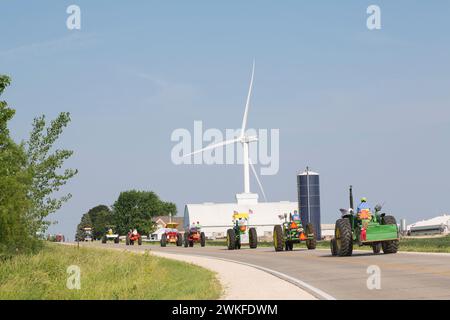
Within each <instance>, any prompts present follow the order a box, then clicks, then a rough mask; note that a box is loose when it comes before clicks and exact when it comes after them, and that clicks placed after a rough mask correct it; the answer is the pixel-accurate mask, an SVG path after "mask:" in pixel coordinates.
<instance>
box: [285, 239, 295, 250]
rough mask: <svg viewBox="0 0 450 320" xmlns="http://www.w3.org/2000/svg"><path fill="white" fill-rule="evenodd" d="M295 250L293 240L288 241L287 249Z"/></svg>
mask: <svg viewBox="0 0 450 320" xmlns="http://www.w3.org/2000/svg"><path fill="white" fill-rule="evenodd" d="M292 250H294V243H293V242H292V241H286V251H292Z"/></svg>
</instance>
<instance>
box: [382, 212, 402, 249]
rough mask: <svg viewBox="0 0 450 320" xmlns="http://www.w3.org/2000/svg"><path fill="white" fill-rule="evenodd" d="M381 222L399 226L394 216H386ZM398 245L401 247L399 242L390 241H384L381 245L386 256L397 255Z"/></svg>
mask: <svg viewBox="0 0 450 320" xmlns="http://www.w3.org/2000/svg"><path fill="white" fill-rule="evenodd" d="M381 222H382V224H395V225H397V221H395V218H394V217H393V216H384V217H383V220H382V221H381ZM398 245H399V243H398V240H388V241H383V242H382V243H381V247H382V248H383V252H384V253H385V254H390V253H397V251H398Z"/></svg>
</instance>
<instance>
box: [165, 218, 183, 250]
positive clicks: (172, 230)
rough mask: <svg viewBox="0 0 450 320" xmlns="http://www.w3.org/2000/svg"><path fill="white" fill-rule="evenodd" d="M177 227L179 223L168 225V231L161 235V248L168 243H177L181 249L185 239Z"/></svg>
mask: <svg viewBox="0 0 450 320" xmlns="http://www.w3.org/2000/svg"><path fill="white" fill-rule="evenodd" d="M177 227H178V223H175V222H169V223H168V224H166V231H165V232H164V233H163V234H162V235H161V247H165V246H166V245H167V243H175V244H176V245H177V247H181V245H182V241H183V239H182V237H181V233H180V232H179V231H178V229H177Z"/></svg>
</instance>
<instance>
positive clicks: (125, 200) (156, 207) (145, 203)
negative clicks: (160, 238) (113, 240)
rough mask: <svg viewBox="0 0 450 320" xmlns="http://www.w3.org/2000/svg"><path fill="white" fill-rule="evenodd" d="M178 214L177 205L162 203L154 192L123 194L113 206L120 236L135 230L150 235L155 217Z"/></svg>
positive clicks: (133, 191) (128, 192) (131, 191)
mask: <svg viewBox="0 0 450 320" xmlns="http://www.w3.org/2000/svg"><path fill="white" fill-rule="evenodd" d="M176 212H177V209H176V206H175V204H173V203H170V202H164V201H161V200H160V199H159V197H158V195H157V194H156V193H154V192H152V191H136V190H130V191H124V192H121V193H120V195H119V198H118V199H117V201H116V202H115V203H114V205H113V216H114V222H115V225H116V229H117V231H118V232H119V233H120V234H125V233H126V232H128V231H129V230H130V229H133V228H136V229H137V230H138V231H139V232H140V233H141V234H149V233H150V232H152V231H153V230H154V224H153V222H152V218H153V217H155V216H162V215H168V214H169V213H171V214H172V215H175V214H176Z"/></svg>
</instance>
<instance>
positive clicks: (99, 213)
mask: <svg viewBox="0 0 450 320" xmlns="http://www.w3.org/2000/svg"><path fill="white" fill-rule="evenodd" d="M88 215H89V217H90V218H91V221H92V228H93V229H94V231H93V235H94V238H95V239H100V238H101V237H102V236H103V235H104V234H105V231H106V229H107V228H110V227H113V229H115V226H114V219H113V215H112V212H111V210H110V209H109V208H108V207H107V206H105V205H98V206H96V207H94V208H92V209H90V210H89V211H88Z"/></svg>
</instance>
